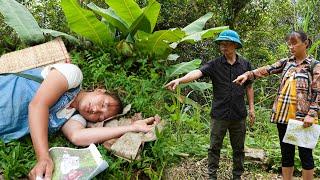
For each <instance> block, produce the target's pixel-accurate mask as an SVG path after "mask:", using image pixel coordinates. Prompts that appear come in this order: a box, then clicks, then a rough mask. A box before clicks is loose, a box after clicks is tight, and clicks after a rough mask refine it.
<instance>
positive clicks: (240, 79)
mask: <svg viewBox="0 0 320 180" xmlns="http://www.w3.org/2000/svg"><path fill="white" fill-rule="evenodd" d="M247 79H248V76H247V75H246V74H242V75H240V76H238V77H237V78H236V79H235V80H233V81H232V82H234V83H236V84H239V85H242V84H243V83H244V82H246V81H247Z"/></svg>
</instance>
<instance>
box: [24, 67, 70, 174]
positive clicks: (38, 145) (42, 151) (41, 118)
mask: <svg viewBox="0 0 320 180" xmlns="http://www.w3.org/2000/svg"><path fill="white" fill-rule="evenodd" d="M67 89H68V82H67V80H66V78H65V77H64V76H63V75H62V74H61V73H60V72H59V71H57V70H55V69H53V70H51V71H50V72H49V74H48V75H47V77H46V78H45V79H44V81H43V82H42V83H41V85H40V87H39V89H38V91H37V93H36V94H35V96H34V98H33V99H32V101H31V102H30V104H29V127H30V135H31V139H32V143H33V147H34V150H35V153H36V156H37V164H36V165H35V167H34V168H33V169H32V170H31V171H30V173H29V178H30V179H35V178H36V177H37V176H39V177H45V178H51V175H52V170H53V163H52V160H51V158H50V155H49V151H48V150H49V147H48V121H49V108H50V107H51V106H52V105H54V104H55V103H56V101H57V100H58V99H59V98H60V97H61V96H62V95H63V93H64V92H65V91H67Z"/></svg>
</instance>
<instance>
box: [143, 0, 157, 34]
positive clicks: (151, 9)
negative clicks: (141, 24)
mask: <svg viewBox="0 0 320 180" xmlns="http://www.w3.org/2000/svg"><path fill="white" fill-rule="evenodd" d="M160 8H161V4H160V3H158V2H157V1H155V0H150V1H149V4H148V6H147V7H146V8H145V9H144V10H143V13H144V14H145V16H146V17H147V18H148V20H149V21H150V24H151V31H150V32H153V29H154V27H155V26H156V24H157V20H158V17H159V13H160Z"/></svg>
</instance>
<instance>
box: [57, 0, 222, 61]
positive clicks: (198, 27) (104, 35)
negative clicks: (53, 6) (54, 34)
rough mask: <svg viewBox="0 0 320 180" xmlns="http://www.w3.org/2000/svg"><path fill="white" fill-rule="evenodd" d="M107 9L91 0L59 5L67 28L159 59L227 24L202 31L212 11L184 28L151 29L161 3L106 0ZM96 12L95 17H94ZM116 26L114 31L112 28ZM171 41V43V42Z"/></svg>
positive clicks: (64, 0) (124, 51) (122, 49)
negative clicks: (141, 4) (141, 3)
mask: <svg viewBox="0 0 320 180" xmlns="http://www.w3.org/2000/svg"><path fill="white" fill-rule="evenodd" d="M105 2H106V4H107V5H108V8H106V9H104V8H101V7H98V6H97V5H95V4H94V3H89V4H87V5H86V6H81V5H80V4H79V2H78V0H62V1H61V6H62V9H63V11H64V13H65V15H66V17H67V21H68V23H69V26H70V29H71V30H72V31H74V32H76V33H77V34H79V35H81V36H84V37H86V38H87V39H89V40H91V41H92V42H94V43H96V44H97V45H99V46H106V45H110V44H112V43H115V44H116V45H115V46H116V47H117V49H118V50H119V51H120V52H121V53H122V54H124V55H127V56H131V55H133V50H134V49H139V50H141V51H142V52H145V53H148V54H150V55H155V56H157V57H161V58H167V57H168V55H169V54H170V52H171V50H172V48H173V46H174V45H175V46H177V45H178V44H179V43H181V42H187V43H194V42H196V41H199V40H202V39H205V38H210V37H213V36H215V35H216V34H217V33H219V32H220V31H222V30H224V29H227V28H228V27H226V26H223V27H218V28H211V29H207V30H203V27H204V25H205V23H206V22H207V20H208V19H210V18H211V17H212V13H208V14H206V15H204V16H203V17H201V18H199V19H198V20H196V21H195V22H193V23H191V24H190V25H188V26H186V27H185V28H183V29H181V28H173V29H168V30H159V31H154V27H155V25H156V23H157V19H158V16H159V12H160V8H161V5H160V4H159V3H158V2H157V1H156V0H149V1H148V5H147V6H146V7H143V8H141V7H140V6H139V5H138V4H137V3H136V2H135V1H134V0H105ZM93 13H95V14H96V15H99V16H98V18H96V17H95V16H94V14H93ZM114 29H116V33H115V31H114ZM172 44H173V45H172Z"/></svg>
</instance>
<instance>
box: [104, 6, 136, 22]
mask: <svg viewBox="0 0 320 180" xmlns="http://www.w3.org/2000/svg"><path fill="white" fill-rule="evenodd" d="M105 2H106V3H107V4H108V5H109V6H110V7H111V8H112V9H113V10H114V12H115V13H116V14H117V15H118V16H119V17H120V18H121V19H123V20H124V21H125V22H126V23H127V24H128V26H131V24H132V23H133V22H134V21H135V20H136V19H137V18H138V17H139V16H140V15H141V14H142V9H141V8H140V7H139V5H138V4H137V3H136V2H135V1H134V0H105Z"/></svg>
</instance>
